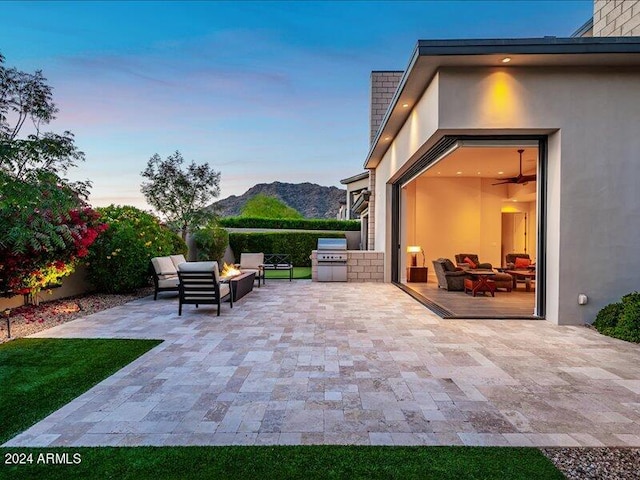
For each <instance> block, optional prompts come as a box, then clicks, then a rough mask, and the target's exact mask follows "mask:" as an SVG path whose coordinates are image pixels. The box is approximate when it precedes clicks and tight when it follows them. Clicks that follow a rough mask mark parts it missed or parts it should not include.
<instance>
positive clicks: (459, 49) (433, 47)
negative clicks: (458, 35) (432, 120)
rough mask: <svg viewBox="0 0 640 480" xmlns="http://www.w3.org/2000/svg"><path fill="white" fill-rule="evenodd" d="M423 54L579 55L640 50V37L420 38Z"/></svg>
mask: <svg viewBox="0 0 640 480" xmlns="http://www.w3.org/2000/svg"><path fill="white" fill-rule="evenodd" d="M418 52H419V55H420V56H439V55H483V54H492V53H513V54H516V53H522V54H527V53H531V54H563V53H566V54H576V53H627V52H640V37H567V38H564V37H542V38H501V39H479V40H418Z"/></svg>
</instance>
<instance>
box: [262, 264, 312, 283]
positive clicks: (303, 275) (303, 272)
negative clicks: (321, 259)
mask: <svg viewBox="0 0 640 480" xmlns="http://www.w3.org/2000/svg"><path fill="white" fill-rule="evenodd" d="M264 273H265V276H266V277H267V279H269V278H274V279H275V278H285V279H287V280H288V279H289V270H265V272H264ZM310 278H311V267H293V279H294V280H306V279H310Z"/></svg>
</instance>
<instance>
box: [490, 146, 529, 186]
mask: <svg viewBox="0 0 640 480" xmlns="http://www.w3.org/2000/svg"><path fill="white" fill-rule="evenodd" d="M518 153H519V154H520V173H519V174H518V176H517V177H509V178H496V180H502V181H501V182H498V183H494V184H493V185H504V184H505V183H515V184H517V185H525V184H527V183H529V182H534V181H535V179H536V176H535V174H534V175H523V174H522V154H523V153H524V150H523V149H520V150H518Z"/></svg>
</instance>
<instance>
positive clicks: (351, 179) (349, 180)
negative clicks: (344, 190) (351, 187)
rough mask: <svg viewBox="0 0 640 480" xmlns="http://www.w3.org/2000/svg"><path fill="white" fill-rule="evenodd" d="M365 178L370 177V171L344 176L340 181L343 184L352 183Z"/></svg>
mask: <svg viewBox="0 0 640 480" xmlns="http://www.w3.org/2000/svg"><path fill="white" fill-rule="evenodd" d="M365 178H369V172H368V171H367V172H362V173H359V174H357V175H354V176H352V177H349V178H343V179H342V180H340V183H341V184H343V185H348V184H350V183H353V182H357V181H358V180H364V179H365Z"/></svg>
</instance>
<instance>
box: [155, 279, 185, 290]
mask: <svg viewBox="0 0 640 480" xmlns="http://www.w3.org/2000/svg"><path fill="white" fill-rule="evenodd" d="M178 283H180V282H179V280H178V277H169V276H167V277H166V278H163V279H160V280H158V288H173V287H175V288H178Z"/></svg>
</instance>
